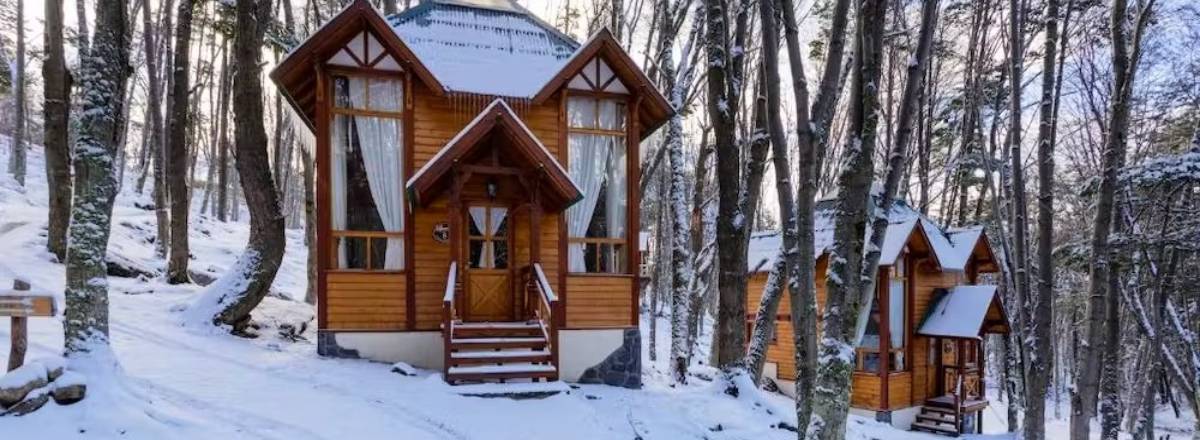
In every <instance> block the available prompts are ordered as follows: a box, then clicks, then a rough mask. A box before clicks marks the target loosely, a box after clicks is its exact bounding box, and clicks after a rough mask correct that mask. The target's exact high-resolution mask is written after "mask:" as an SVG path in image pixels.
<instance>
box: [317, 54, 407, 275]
mask: <svg viewBox="0 0 1200 440" xmlns="http://www.w3.org/2000/svg"><path fill="white" fill-rule="evenodd" d="M332 86H333V108H332V109H330V111H331V113H332V120H331V121H330V127H329V128H330V130H329V131H330V137H331V139H330V150H331V151H330V155H329V158H330V164H329V166H330V173H329V176H330V179H329V181H330V226H331V228H332V229H333V231H332V235H333V237H334V249H335V256H334V261H333V262H332V266H333V267H334V268H337V269H355V270H402V269H404V209H405V207H404V179H405V176H404V142H403V139H404V137H403V125H402V121H403V120H402V119H401V118H402V117H403V114H402V111H403V110H402V109H403V104H402V103H403V102H404V87H403V83H402V82H401V81H400V80H395V79H387V78H382V77H369V78H368V77H360V76H342V75H335V76H334V77H333V84H332Z"/></svg>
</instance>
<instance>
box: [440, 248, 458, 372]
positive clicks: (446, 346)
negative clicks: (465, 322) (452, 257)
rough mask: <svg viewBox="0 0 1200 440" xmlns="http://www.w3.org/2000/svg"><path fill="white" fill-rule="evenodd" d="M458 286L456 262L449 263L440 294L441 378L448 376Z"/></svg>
mask: <svg viewBox="0 0 1200 440" xmlns="http://www.w3.org/2000/svg"><path fill="white" fill-rule="evenodd" d="M457 285H458V262H456V261H451V262H450V273H448V274H447V275H446V291H445V293H444V294H442V354H443V359H442V377H443V378H448V377H449V374H450V340H451V339H452V338H453V337H454V320H455V318H457V312H456V311H455V310H454V293H455V290H456V288H457Z"/></svg>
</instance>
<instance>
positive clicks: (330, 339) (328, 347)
mask: <svg viewBox="0 0 1200 440" xmlns="http://www.w3.org/2000/svg"><path fill="white" fill-rule="evenodd" d="M317 354H318V355H321V356H327V357H335V358H347V359H360V358H361V357H360V356H359V355H358V350H354V349H350V348H343V347H341V346H339V345H338V343H337V333H336V332H331V331H325V330H319V331H317Z"/></svg>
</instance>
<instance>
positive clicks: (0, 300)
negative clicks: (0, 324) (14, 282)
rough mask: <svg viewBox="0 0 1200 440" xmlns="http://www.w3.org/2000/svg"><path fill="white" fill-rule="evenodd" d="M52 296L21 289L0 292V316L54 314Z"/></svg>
mask: <svg viewBox="0 0 1200 440" xmlns="http://www.w3.org/2000/svg"><path fill="white" fill-rule="evenodd" d="M56 312H57V310H56V308H55V307H54V297H52V296H49V295H37V294H30V293H29V292H22V291H6V292H0V316H54V315H55V313H56Z"/></svg>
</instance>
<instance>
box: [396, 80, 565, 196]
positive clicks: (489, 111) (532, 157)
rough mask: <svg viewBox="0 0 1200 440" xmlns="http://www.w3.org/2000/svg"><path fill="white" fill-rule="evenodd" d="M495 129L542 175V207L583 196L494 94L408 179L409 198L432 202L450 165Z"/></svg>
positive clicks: (513, 151)
mask: <svg viewBox="0 0 1200 440" xmlns="http://www.w3.org/2000/svg"><path fill="white" fill-rule="evenodd" d="M497 130H498V131H501V132H502V133H503V136H504V138H505V139H506V140H509V141H511V142H506V143H502V144H501V145H504V146H508V147H509V148H510V151H509V152H511V153H514V155H515V157H517V158H520V159H522V160H525V161H527V162H528V163H529V164H530V165H531V166H530V167H529V169H531V170H532V171H531V172H532V173H536V176H544V177H545V180H544V182H545V183H546V184H545V185H542V186H540V188H544V189H545V190H546V193H545V194H546V195H547V196H549V197H548V199H545V200H544V203H543V207H546V208H549V209H552V210H562V209H566V208H567V207H569V206H571V205H572V204H574V203H575V202H577V201H579V200H580V199H582V198H583V191H581V190H580V189H579V186H578V185H576V184H575V181H573V180H571V176H570V175H569V174H568V173H567V170H566V169H565V168H563V166H562V164H560V163H559V162H558V160H557V159H555V158H554V155H553V154H551V153H550V150H549V149H547V148H546V146H545V145H544V144H542V142H541V141H540V140H538V138H537V136H534V135H533V132H532V131H530V130H529V127H527V126H525V123H523V122H521V118H519V117H517V115H516V114H515V113H514V112H513V110H512V107H509V106H508V104H507V103H505V102H504V100H503V99H500V98H497V99H496V100H494V101H492V103H491V104H489V105H488V106H487V107H486V108H484V109H483V111H481V112H479V114H478V115H476V116H475V119H473V120H471V122H470V123H468V124H467V126H466V127H463V129H462V130H461V131H459V132H458V134H457V135H455V136H454V138H452V139H450V142H447V143H446V145H445V146H443V147H442V149H441V150H439V151H438V152H437V154H436V155H434V156H433V158H431V159H429V162H426V163H425V165H424V166H422V167H421V169H419V170H417V172H416V173H414V174H413V176H412V177H411V178H409V179H408V182H407V184H406V188H407V191H408V194H409V199H410V200H412V202H413V203H414V204H416V205H419V206H424V205H428V204H429V203H430V202H432V201H433V199H434V198H435V197H436V196H437V195H438V194H439V193H440V192H441V191H442V190H444V189H445V186H446V185H445V180H446V179H447V178H448V176H449V174H450V173H451V172H452V171H453V168H454V165H455V164H456V163H458V162H459V160H460V159H463V158H465V157H467V156H468V155H470V154H471V153H473V152H474V151H476V149H477V148H478V147H479V145H480V141H481V140H483V139H485V138H486V137H487V135H488V134H490V133H492V132H493V131H497Z"/></svg>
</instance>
